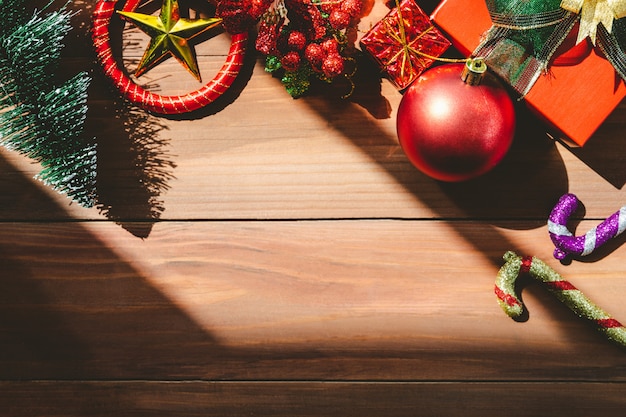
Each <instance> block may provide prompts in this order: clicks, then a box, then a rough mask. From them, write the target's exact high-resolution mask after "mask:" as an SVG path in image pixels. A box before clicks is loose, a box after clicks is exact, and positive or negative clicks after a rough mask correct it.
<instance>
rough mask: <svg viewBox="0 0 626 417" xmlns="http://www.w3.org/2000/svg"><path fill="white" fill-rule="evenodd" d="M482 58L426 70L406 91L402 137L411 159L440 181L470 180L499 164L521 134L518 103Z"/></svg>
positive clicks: (401, 114) (399, 123)
mask: <svg viewBox="0 0 626 417" xmlns="http://www.w3.org/2000/svg"><path fill="white" fill-rule="evenodd" d="M486 69H487V67H486V65H485V63H484V62H483V61H482V60H480V59H475V60H470V61H468V62H467V63H466V64H445V65H441V66H438V67H435V68H432V69H430V70H428V71H426V72H424V73H423V74H422V75H421V76H420V77H419V78H418V79H417V80H416V81H415V82H414V83H413V84H412V85H411V86H410V87H409V88H408V89H407V91H406V92H405V94H404V96H403V97H402V100H401V101H400V106H399V108H398V116H397V123H396V127H397V132H398V139H399V140H400V145H401V146H402V150H403V151H404V153H405V154H406V155H407V157H408V159H409V161H410V162H411V163H412V164H413V165H414V166H415V167H417V168H418V169H419V170H420V171H422V172H424V173H425V174H426V175H429V176H430V177H432V178H435V179H437V180H440V181H450V182H456V181H465V180H469V179H471V178H475V177H477V176H479V175H482V174H484V173H486V172H488V171H489V170H491V169H492V168H494V167H495V166H496V165H497V164H498V163H499V162H500V161H501V160H502V158H503V157H504V155H505V154H506V153H507V151H508V149H509V147H510V145H511V143H512V141H513V136H514V133H515V108H514V106H513V102H512V100H511V98H510V97H509V95H508V93H507V92H506V90H505V89H504V88H503V87H502V85H501V84H500V83H499V82H498V80H497V79H496V78H495V77H494V76H492V75H491V74H489V73H487V71H486Z"/></svg>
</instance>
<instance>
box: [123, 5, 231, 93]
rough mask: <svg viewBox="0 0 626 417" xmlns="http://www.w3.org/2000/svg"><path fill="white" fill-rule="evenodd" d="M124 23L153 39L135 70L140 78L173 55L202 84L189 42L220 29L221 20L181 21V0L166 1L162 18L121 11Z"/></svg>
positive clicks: (162, 9)
mask: <svg viewBox="0 0 626 417" xmlns="http://www.w3.org/2000/svg"><path fill="white" fill-rule="evenodd" d="M118 13H119V14H120V15H121V16H122V17H123V19H124V20H127V21H129V22H132V23H134V24H135V25H136V26H137V27H138V28H139V29H140V30H142V31H143V32H145V33H146V34H148V35H149V36H150V38H151V39H150V44H149V45H148V48H147V49H146V52H145V53H144V54H143V57H142V58H141V62H140V63H139V66H138V67H137V69H136V70H135V76H137V77H139V76H141V75H142V74H144V73H145V72H147V71H148V70H150V69H151V68H153V67H155V66H156V65H158V64H159V63H161V62H162V61H163V60H164V59H166V58H168V57H169V56H170V55H171V56H173V57H174V58H176V59H177V60H178V61H179V62H180V63H181V64H182V65H183V66H184V67H185V68H186V69H187V71H189V72H190V73H191V74H192V75H193V76H194V77H195V78H196V79H197V80H198V81H201V77H200V71H199V70H198V61H197V59H196V53H195V50H194V49H193V46H192V45H190V44H189V41H190V40H191V39H192V38H194V37H196V36H198V35H199V34H201V33H203V32H205V31H207V30H209V29H211V28H213V27H215V26H217V25H219V24H220V23H221V22H222V19H220V18H208V19H195V20H191V19H185V18H182V17H180V11H179V9H178V0H163V5H162V6H161V11H160V13H159V16H158V17H157V16H152V15H148V14H143V13H136V12H124V11H118Z"/></svg>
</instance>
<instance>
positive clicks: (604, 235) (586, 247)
mask: <svg viewBox="0 0 626 417" xmlns="http://www.w3.org/2000/svg"><path fill="white" fill-rule="evenodd" d="M578 203H579V200H578V198H577V197H576V196H575V195H574V194H565V195H563V196H562V197H561V198H560V199H559V201H558V203H557V204H556V205H555V206H554V208H553V209H552V212H551V213H550V217H549V219H548V232H549V233H550V239H551V240H552V243H554V246H555V247H556V248H555V249H554V257H555V258H556V259H560V260H563V259H565V258H567V256H568V255H579V256H587V255H589V254H591V253H592V252H593V251H594V250H596V249H597V248H599V247H600V246H602V245H604V244H605V243H606V242H608V241H609V240H610V239H612V238H614V237H616V236H618V235H620V234H621V233H623V232H624V230H626V206H624V207H622V208H621V209H619V210H618V211H616V212H615V213H613V214H612V215H610V216H609V217H607V218H606V219H605V220H604V221H603V222H602V223H600V224H599V225H597V226H596V227H594V228H592V229H591V230H589V231H588V232H587V233H585V234H584V235H582V236H574V235H573V234H572V232H570V231H569V229H568V228H567V222H568V220H569V217H570V216H571V215H572V213H574V211H576V208H577V207H578Z"/></svg>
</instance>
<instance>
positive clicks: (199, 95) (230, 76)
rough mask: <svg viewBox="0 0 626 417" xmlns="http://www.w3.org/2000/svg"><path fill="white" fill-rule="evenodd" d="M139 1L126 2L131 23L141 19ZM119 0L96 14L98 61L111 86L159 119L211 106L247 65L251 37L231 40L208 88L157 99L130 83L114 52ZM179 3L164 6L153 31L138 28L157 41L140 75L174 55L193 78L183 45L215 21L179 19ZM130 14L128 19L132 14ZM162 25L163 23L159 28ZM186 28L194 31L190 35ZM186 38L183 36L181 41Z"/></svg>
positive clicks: (108, 1)
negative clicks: (137, 12) (113, 24)
mask: <svg viewBox="0 0 626 417" xmlns="http://www.w3.org/2000/svg"><path fill="white" fill-rule="evenodd" d="M139 2H140V0H128V1H125V2H124V1H122V3H124V5H123V7H122V10H121V12H120V14H121V15H125V16H126V17H127V18H130V16H132V17H134V18H135V20H137V19H139V20H140V21H141V20H142V19H143V20H144V21H145V20H146V19H145V18H139V17H138V15H135V14H132V13H133V12H134V11H135V9H136V8H137V7H138V5H139ZM118 3H120V1H119V0H99V1H98V3H97V4H96V8H95V11H94V13H93V27H92V38H93V43H94V46H95V49H96V54H97V56H98V60H99V62H100V64H101V65H102V67H103V68H104V72H105V74H106V75H107V76H108V77H109V78H110V79H111V81H112V82H113V84H114V85H115V87H116V88H118V89H119V91H120V92H121V93H122V95H123V96H124V97H125V98H126V99H127V100H129V101H130V102H132V103H133V104H135V105H137V106H139V107H142V108H144V109H146V110H148V111H151V112H153V113H157V114H178V113H187V112H192V111H194V110H198V109H200V108H202V107H204V106H206V105H208V104H210V103H212V102H213V101H215V100H217V99H218V98H219V97H220V96H221V95H222V94H223V93H224V92H225V91H226V90H228V88H229V87H230V86H231V85H232V83H233V82H234V81H235V79H236V78H237V75H238V74H239V70H240V69H241V67H242V65H243V59H244V55H245V51H246V43H247V39H248V34H247V32H241V33H237V34H234V35H232V40H231V47H230V50H229V52H228V56H227V57H226V62H225V63H224V65H223V66H222V68H221V69H220V71H219V72H218V73H217V75H216V76H215V77H214V78H213V79H212V80H211V81H209V82H208V83H207V84H205V85H204V86H203V87H202V88H200V89H198V90H196V91H193V92H191V93H188V94H184V95H172V96H168V95H159V94H156V93H153V92H150V91H147V90H145V89H143V88H142V87H140V86H139V85H138V84H136V83H135V82H134V81H132V80H131V79H130V78H129V77H128V75H126V72H125V70H124V69H123V68H122V67H121V66H119V65H118V63H117V62H116V61H115V59H114V54H113V52H112V50H111V38H110V24H111V20H112V19H113V17H114V15H116V5H117V4H118ZM177 10H178V5H177V0H164V3H163V7H162V9H161V13H160V17H159V20H158V21H157V20H153V19H152V20H150V23H151V24H153V26H156V27H158V28H159V29H158V30H155V29H154V28H153V27H151V26H150V25H146V24H145V22H143V23H141V24H140V25H141V26H142V27H143V29H145V30H147V31H150V32H152V33H153V34H154V35H155V36H154V37H153V39H152V42H151V44H150V46H149V47H148V50H147V52H146V54H145V55H144V58H143V59H142V65H140V68H139V69H140V73H143V72H144V69H149V68H151V67H152V65H153V64H155V63H158V62H160V60H161V57H162V56H165V55H168V54H172V55H174V56H176V57H177V58H179V59H180V60H181V61H182V62H183V63H184V65H185V66H188V67H189V70H190V71H191V72H192V73H194V72H195V71H194V66H195V58H194V57H193V53H192V52H191V53H190V47H189V45H188V43H187V42H186V40H185V39H189V38H191V37H193V36H194V35H195V34H197V32H198V31H200V30H201V29H202V28H204V29H206V28H207V27H205V26H210V25H212V24H214V23H216V22H217V21H215V20H212V19H208V20H209V21H210V23H209V22H207V21H206V20H202V21H200V22H194V21H188V20H185V19H180V18H179V15H178V13H177ZM129 13H130V14H129ZM159 22H160V23H159ZM185 27H193V28H194V29H192V30H191V33H189V32H188V31H187V30H186V29H184V28H185ZM181 35H182V36H181Z"/></svg>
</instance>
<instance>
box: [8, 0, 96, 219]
mask: <svg viewBox="0 0 626 417" xmlns="http://www.w3.org/2000/svg"><path fill="white" fill-rule="evenodd" d="M25 3H26V0H0V145H2V146H5V147H6V148H8V149H12V150H15V151H17V152H19V153H21V154H23V155H26V156H28V157H29V158H32V159H34V160H36V161H37V162H39V163H40V164H41V166H42V170H41V171H40V173H39V174H38V175H37V178H38V179H39V180H41V181H42V182H43V183H44V184H46V185H49V186H50V187H52V188H53V189H55V190H57V191H59V192H61V193H65V194H67V195H68V196H69V197H70V198H72V199H73V200H74V201H76V202H78V203H79V204H81V205H83V206H85V207H91V206H93V205H94V202H95V189H96V143H95V139H93V138H87V137H85V136H84V135H83V126H84V122H85V118H86V113H87V87H88V86H89V81H90V79H89V77H88V75H87V74H86V73H84V72H83V73H80V74H77V75H76V76H74V77H73V78H71V79H69V80H67V81H65V82H62V83H59V82H58V81H57V79H56V70H57V67H58V63H59V60H60V56H61V49H62V48H63V44H62V41H63V39H64V37H65V36H66V35H67V33H68V32H69V31H70V29H71V25H70V18H71V13H69V12H68V11H67V10H64V9H62V10H59V11H53V12H50V13H46V14H44V13H43V12H41V11H36V12H35V13H34V14H33V15H32V16H29V13H28V12H27V10H26V7H25Z"/></svg>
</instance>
